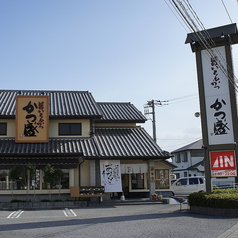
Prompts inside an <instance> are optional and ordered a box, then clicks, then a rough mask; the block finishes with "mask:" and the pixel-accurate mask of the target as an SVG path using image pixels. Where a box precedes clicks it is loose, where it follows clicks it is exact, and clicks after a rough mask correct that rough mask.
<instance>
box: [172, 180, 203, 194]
mask: <svg viewBox="0 0 238 238" xmlns="http://www.w3.org/2000/svg"><path fill="white" fill-rule="evenodd" d="M171 188H172V193H173V195H174V196H177V195H183V196H186V195H189V194H190V193H194V192H199V191H205V190H206V184H205V177H203V176H195V177H184V178H179V179H177V180H176V181H175V182H174V183H173V184H172V186H171Z"/></svg>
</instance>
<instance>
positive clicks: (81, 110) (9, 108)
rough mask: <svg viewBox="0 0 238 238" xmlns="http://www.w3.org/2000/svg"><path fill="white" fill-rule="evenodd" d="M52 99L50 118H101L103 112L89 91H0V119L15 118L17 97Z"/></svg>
mask: <svg viewBox="0 0 238 238" xmlns="http://www.w3.org/2000/svg"><path fill="white" fill-rule="evenodd" d="M17 95H26V96H42V95H46V96H49V98H50V110H49V113H50V117H77V118H92V117H93V118H101V116H102V115H101V111H100V109H99V107H98V105H97V103H96V101H95V100H94V98H93V96H92V94H91V93H89V92H88V91H46V90H0V118H3V117H5V118H6V117H15V113H16V96H17Z"/></svg>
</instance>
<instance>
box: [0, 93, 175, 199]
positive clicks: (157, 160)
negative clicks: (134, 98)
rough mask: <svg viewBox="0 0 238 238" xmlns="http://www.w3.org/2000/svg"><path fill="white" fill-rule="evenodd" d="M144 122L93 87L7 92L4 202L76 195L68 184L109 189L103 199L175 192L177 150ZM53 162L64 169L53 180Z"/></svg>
mask: <svg viewBox="0 0 238 238" xmlns="http://www.w3.org/2000/svg"><path fill="white" fill-rule="evenodd" d="M145 121H146V118H145V117H144V115H143V114H142V113H141V112H140V111H139V110H138V109H137V108H136V107H135V106H134V105H133V104H131V103H124V102H122V103H121V102H119V103H116V102H96V101H95V100H94V98H93V96H92V94H91V93H90V92H88V91H41V90H37V91H36V90H34V91H33V90H31V91H30V90H20V91H19V90H1V91H0V199H1V201H7V200H8V201H9V200H12V199H25V198H26V194H27V198H28V199H31V200H32V199H33V200H41V199H43V198H48V194H49V193H50V194H51V196H52V197H53V198H54V199H56V198H58V196H60V197H61V199H71V197H72V191H71V190H70V188H72V187H85V186H88V187H93V188H96V187H100V186H103V188H104V195H105V198H104V199H109V198H111V197H113V196H121V194H123V195H124V196H125V197H126V198H132V197H150V193H151V191H157V192H158V191H159V192H166V191H169V190H170V174H171V169H172V168H174V166H173V165H172V164H170V163H169V162H167V160H166V159H168V158H170V157H171V155H170V154H169V153H168V152H165V151H163V150H161V148H160V147H159V146H158V145H157V144H156V143H155V142H154V141H153V139H152V138H151V136H150V135H149V134H148V133H147V132H146V131H145V129H144V128H143V127H141V126H138V124H141V123H145ZM49 165H50V166H51V168H60V169H61V170H62V171H63V175H62V176H61V177H60V178H59V179H57V181H55V182H54V183H52V184H50V185H49V183H47V181H46V177H45V176H44V175H45V173H46V170H45V169H46V167H47V166H49ZM81 192H82V191H81ZM81 192H79V193H80V194H83V193H81ZM59 193H60V194H59ZM80 194H79V197H80ZM74 197H75V196H74Z"/></svg>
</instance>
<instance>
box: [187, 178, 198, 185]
mask: <svg viewBox="0 0 238 238" xmlns="http://www.w3.org/2000/svg"><path fill="white" fill-rule="evenodd" d="M189 184H190V185H193V184H198V178H190V179H189Z"/></svg>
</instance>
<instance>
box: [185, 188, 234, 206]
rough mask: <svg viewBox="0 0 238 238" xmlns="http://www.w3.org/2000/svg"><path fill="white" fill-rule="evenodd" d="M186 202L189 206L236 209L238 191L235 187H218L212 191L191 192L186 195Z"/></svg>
mask: <svg viewBox="0 0 238 238" xmlns="http://www.w3.org/2000/svg"><path fill="white" fill-rule="evenodd" d="M188 203H189V205H190V206H201V207H214V208H237V209H238V191H237V190H235V189H225V190H222V189H219V190H214V191H213V192H212V193H206V192H198V193H192V194H190V195H189V197H188Z"/></svg>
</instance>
